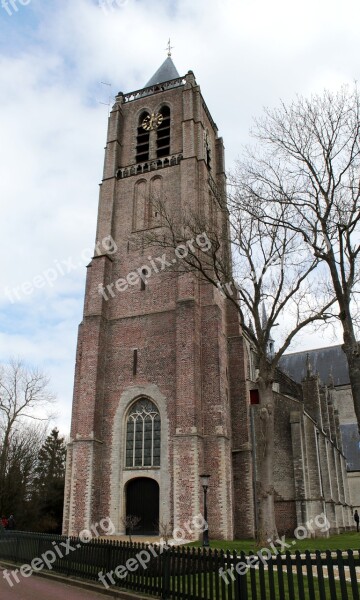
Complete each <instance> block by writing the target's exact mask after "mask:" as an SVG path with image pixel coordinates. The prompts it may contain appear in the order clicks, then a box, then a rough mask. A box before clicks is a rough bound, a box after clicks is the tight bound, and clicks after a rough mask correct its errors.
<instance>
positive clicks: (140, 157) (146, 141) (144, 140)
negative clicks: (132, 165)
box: [136, 111, 150, 163]
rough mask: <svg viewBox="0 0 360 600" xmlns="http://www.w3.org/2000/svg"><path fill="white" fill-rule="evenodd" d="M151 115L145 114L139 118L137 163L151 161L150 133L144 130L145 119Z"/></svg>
mask: <svg viewBox="0 0 360 600" xmlns="http://www.w3.org/2000/svg"><path fill="white" fill-rule="evenodd" d="M148 116H149V113H147V112H145V111H144V112H143V113H141V115H140V118H139V124H138V128H137V136H136V162H137V163H141V162H145V161H147V160H149V147H150V131H149V130H146V129H144V128H143V126H142V124H143V122H144V119H145V118H146V117H148Z"/></svg>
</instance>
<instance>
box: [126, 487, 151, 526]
mask: <svg viewBox="0 0 360 600" xmlns="http://www.w3.org/2000/svg"><path fill="white" fill-rule="evenodd" d="M130 515H133V516H136V517H140V521H139V523H138V524H137V525H136V527H135V529H134V530H133V534H134V535H159V485H158V483H157V482H156V481H154V480H153V479H149V478H148V477H137V478H136V479H131V481H129V483H128V484H127V486H126V517H127V519H128V517H129V516H130ZM126 533H128V529H127V531H126Z"/></svg>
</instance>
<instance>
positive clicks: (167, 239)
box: [146, 180, 334, 541]
mask: <svg viewBox="0 0 360 600" xmlns="http://www.w3.org/2000/svg"><path fill="white" fill-rule="evenodd" d="M242 191H243V188H242V182H241V180H237V188H236V193H234V194H233V195H232V197H231V198H230V199H229V200H228V202H226V200H225V198H222V197H221V196H216V195H214V196H213V198H212V199H211V202H213V204H214V205H213V207H212V209H211V210H210V211H207V210H204V211H203V212H202V214H201V212H200V211H199V212H198V213H196V214H194V212H192V213H191V212H188V213H186V214H185V213H183V214H182V221H181V223H178V222H177V221H176V220H175V219H173V217H172V215H171V214H169V212H168V210H167V204H166V202H162V203H158V205H157V210H158V211H159V212H160V213H161V217H162V228H161V230H155V231H152V232H150V233H148V234H147V237H146V239H147V242H148V243H149V244H153V245H157V246H158V247H162V248H165V247H166V248H168V250H169V252H170V251H171V250H174V252H175V251H176V249H178V248H179V247H180V246H181V247H186V249H187V252H186V253H184V252H183V253H182V260H181V261H177V263H176V265H177V266H176V268H177V269H180V270H182V271H185V272H186V271H191V272H193V273H195V274H197V275H198V276H200V277H201V278H202V279H203V280H205V281H207V282H209V283H211V284H212V285H213V286H214V287H216V288H218V290H219V292H220V293H221V294H222V295H223V297H224V298H226V299H227V301H229V302H232V303H233V304H234V305H235V306H236V308H237V310H238V311H239V313H240V316H241V322H242V325H243V328H244V329H245V330H247V334H248V336H249V337H250V338H251V340H252V344H253V346H254V348H255V352H256V354H257V360H258V371H259V375H258V382H257V383H258V388H259V396H260V407H259V417H260V422H261V431H262V436H261V442H260V444H261V448H259V452H258V456H259V457H260V468H259V472H258V478H259V480H258V486H259V500H260V510H259V513H260V514H259V531H258V538H259V541H265V540H268V539H269V538H271V539H274V538H276V536H277V529H276V522H275V504H274V485H273V472H274V398H273V382H274V380H275V374H276V368H277V366H278V363H279V360H280V358H281V356H282V355H283V353H284V352H285V351H286V349H287V348H288V347H289V345H290V343H291V342H292V340H293V339H294V337H295V335H296V334H298V333H299V332H300V331H301V330H302V329H303V328H304V327H306V326H307V325H309V324H315V323H319V322H321V323H322V322H323V321H324V319H326V318H330V317H331V310H330V309H331V306H332V304H333V303H334V298H333V297H332V296H331V295H330V296H329V295H327V294H325V293H324V292H323V290H320V289H319V290H317V287H318V286H317V279H316V276H315V273H316V269H317V265H318V260H319V259H318V258H317V257H314V256H313V255H312V254H311V253H310V252H309V250H308V248H307V246H306V244H305V243H304V241H303V239H302V237H301V236H300V235H299V234H298V233H297V232H292V231H290V230H288V229H286V228H285V227H284V226H283V225H282V221H283V220H285V219H286V214H285V213H286V210H287V209H286V207H285V208H283V207H279V208H278V212H279V215H278V217H279V218H278V220H274V221H273V222H271V223H264V222H262V221H261V220H258V219H256V218H253V216H252V215H251V214H249V212H248V211H247V209H246V203H244V202H243V196H242ZM209 213H211V214H212V215H213V218H212V219H211V220H210V219H209V218H208V214H209ZM220 214H222V216H223V218H220V217H219V215H220ZM224 214H225V218H224ZM219 223H223V226H220V227H219ZM201 236H203V237H204V238H205V237H206V239H207V241H208V242H209V243H208V244H207V245H206V247H205V246H204V245H203V244H202V245H201V246H202V247H200V248H199V244H198V245H196V242H194V240H196V239H198V240H199V241H200V240H201V241H202V239H201ZM190 240H192V242H191V243H189V241H190ZM230 245H231V246H232V250H233V252H232V254H233V261H232V262H233V264H231V260H230V252H229V248H230ZM170 249H171V250H170ZM170 263H172V261H171V257H169V264H170ZM315 291H318V292H319V293H318V294H317V297H316V298H315V297H314V292H315ZM264 309H265V310H264ZM264 312H265V313H266V314H264ZM281 319H282V320H283V321H285V322H286V323H287V327H286V328H285V331H284V332H283V336H282V341H281V342H280V344H279V347H278V349H277V350H276V351H275V349H274V347H273V345H272V330H273V328H274V327H275V326H276V325H278V323H279V321H280V320H281ZM246 324H247V326H246Z"/></svg>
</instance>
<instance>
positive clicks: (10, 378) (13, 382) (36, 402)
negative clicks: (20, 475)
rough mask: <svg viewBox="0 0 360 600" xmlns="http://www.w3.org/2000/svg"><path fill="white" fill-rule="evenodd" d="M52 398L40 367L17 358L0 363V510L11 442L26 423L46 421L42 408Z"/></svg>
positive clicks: (47, 418)
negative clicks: (33, 366) (29, 365)
mask: <svg viewBox="0 0 360 600" xmlns="http://www.w3.org/2000/svg"><path fill="white" fill-rule="evenodd" d="M53 401H54V395H53V394H52V393H51V391H50V390H49V378H48V377H47V376H46V375H45V374H44V373H42V372H41V371H40V370H39V369H36V368H32V367H27V366H26V365H25V364H24V363H23V362H22V361H21V360H20V359H11V360H10V361H9V363H8V364H6V365H1V366H0V510H1V509H2V508H3V501H4V494H5V489H4V482H5V479H6V473H7V468H8V465H9V461H10V460H11V449H12V444H13V443H14V440H16V438H17V436H18V432H19V431H21V429H22V428H23V426H24V425H25V424H26V422H29V421H43V422H46V421H48V420H49V418H50V415H49V414H48V413H46V412H45V411H46V410H47V409H49V406H50V405H51V404H52V403H53ZM39 411H43V414H40V412H39Z"/></svg>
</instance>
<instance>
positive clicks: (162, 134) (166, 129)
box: [156, 106, 170, 158]
mask: <svg viewBox="0 0 360 600" xmlns="http://www.w3.org/2000/svg"><path fill="white" fill-rule="evenodd" d="M160 114H161V115H162V116H163V120H162V122H161V124H160V125H159V127H158V128H157V131H156V133H157V136H156V138H157V139H156V156H157V158H161V157H162V156H169V154H170V108H169V107H168V106H163V108H162V109H161V110H160Z"/></svg>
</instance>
